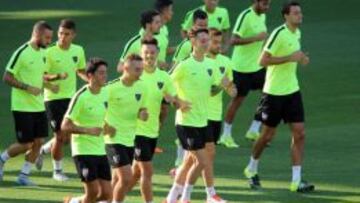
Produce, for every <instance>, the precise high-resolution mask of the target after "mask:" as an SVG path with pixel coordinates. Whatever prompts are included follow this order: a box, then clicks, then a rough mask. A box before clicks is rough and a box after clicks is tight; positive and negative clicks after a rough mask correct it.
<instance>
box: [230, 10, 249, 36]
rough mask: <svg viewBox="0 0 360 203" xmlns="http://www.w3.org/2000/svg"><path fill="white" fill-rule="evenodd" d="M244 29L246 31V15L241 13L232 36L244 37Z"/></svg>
mask: <svg viewBox="0 0 360 203" xmlns="http://www.w3.org/2000/svg"><path fill="white" fill-rule="evenodd" d="M246 29H247V21H246V14H245V13H241V14H240V15H239V17H238V18H237V20H236V23H235V26H234V30H233V34H235V35H238V36H240V37H241V36H244V34H245V32H246Z"/></svg>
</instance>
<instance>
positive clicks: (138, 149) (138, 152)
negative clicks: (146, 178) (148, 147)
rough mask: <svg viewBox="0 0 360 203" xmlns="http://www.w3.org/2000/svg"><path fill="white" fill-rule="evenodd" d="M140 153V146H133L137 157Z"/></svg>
mask: <svg viewBox="0 0 360 203" xmlns="http://www.w3.org/2000/svg"><path fill="white" fill-rule="evenodd" d="M140 154H141V149H140V148H135V155H136V156H137V157H139V156H140Z"/></svg>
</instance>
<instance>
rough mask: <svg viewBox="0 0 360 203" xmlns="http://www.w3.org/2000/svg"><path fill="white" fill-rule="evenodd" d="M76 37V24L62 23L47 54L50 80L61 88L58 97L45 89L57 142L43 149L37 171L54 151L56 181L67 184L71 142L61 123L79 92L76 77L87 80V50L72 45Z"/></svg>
mask: <svg viewBox="0 0 360 203" xmlns="http://www.w3.org/2000/svg"><path fill="white" fill-rule="evenodd" d="M75 36H76V24H75V22H74V21H72V20H70V19H64V20H62V21H61V22H60V25H59V29H58V41H57V42H56V43H54V44H53V45H52V46H50V47H49V48H47V50H46V61H47V63H48V68H47V77H48V80H56V79H59V80H58V81H56V82H53V83H54V84H55V85H57V86H59V90H58V92H57V93H53V92H52V91H50V90H47V89H45V92H44V95H45V106H46V112H47V116H48V120H49V123H50V127H51V128H52V130H53V132H54V136H55V138H54V139H51V140H50V141H48V142H47V143H46V144H45V145H43V146H42V148H41V151H40V155H39V157H38V159H37V160H36V167H37V169H38V170H41V168H42V165H43V159H44V155H45V154H47V153H49V152H50V151H51V155H52V158H53V161H52V162H53V169H54V172H53V179H55V180H58V181H66V180H67V179H68V177H67V176H66V175H65V174H64V173H63V166H62V165H63V164H62V158H63V153H62V148H63V145H64V144H65V143H67V142H68V141H69V135H68V134H66V133H64V132H62V131H61V129H60V127H61V122H62V120H63V117H64V115H65V112H66V110H67V108H68V105H69V103H70V99H71V97H72V96H73V95H74V93H75V91H76V75H78V76H79V77H80V78H82V79H83V80H85V81H86V80H87V78H86V74H85V71H84V69H85V65H86V64H85V63H86V59H85V54H84V49H83V48H82V47H81V46H79V45H76V44H74V43H72V42H73V40H74V38H75Z"/></svg>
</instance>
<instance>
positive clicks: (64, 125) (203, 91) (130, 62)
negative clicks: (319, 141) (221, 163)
mask: <svg viewBox="0 0 360 203" xmlns="http://www.w3.org/2000/svg"><path fill="white" fill-rule="evenodd" d="M270 3H271V0H253V1H252V5H251V6H250V7H249V8H247V9H245V10H244V11H242V12H241V13H240V15H239V16H238V19H237V21H236V24H235V26H234V28H233V32H232V34H231V36H230V32H229V30H230V21H229V14H228V11H227V9H226V8H223V7H220V6H219V5H218V4H219V0H204V5H203V6H201V7H199V8H196V9H194V10H191V11H189V12H188V13H187V14H186V16H185V20H184V23H183V24H182V26H181V33H182V36H183V37H184V40H183V41H182V42H181V43H180V44H179V45H178V46H177V47H176V48H174V47H170V46H169V31H168V29H167V26H166V24H167V23H169V22H170V21H171V18H172V15H173V1H172V0H156V1H155V8H154V9H150V10H147V11H145V12H143V13H142V14H141V17H140V24H141V28H140V31H139V33H138V34H137V35H135V36H134V37H132V38H131V39H130V40H129V41H128V42H127V43H126V45H125V47H124V49H123V52H122V54H121V56H120V59H119V63H118V66H117V71H118V72H119V73H120V75H119V76H118V77H117V79H115V80H113V81H110V82H107V72H108V70H107V69H108V64H107V62H106V61H104V60H103V59H101V58H91V59H89V60H88V61H87V62H86V59H85V52H84V49H83V48H82V47H81V46H79V45H76V44H74V43H73V40H74V38H75V36H76V25H75V22H74V21H72V20H69V19H64V20H62V21H61V22H60V24H59V28H58V30H57V35H58V40H57V41H56V43H53V44H51V41H52V35H53V30H52V28H51V26H50V25H49V24H48V23H46V22H45V21H39V22H37V23H36V24H35V25H34V27H33V31H32V35H31V39H30V41H28V42H26V43H25V44H24V45H22V46H20V47H19V48H18V49H17V50H16V51H15V52H14V54H13V55H12V57H11V58H10V60H9V62H8V64H7V66H6V70H5V73H4V77H3V80H4V82H5V83H6V84H8V85H9V86H11V87H12V91H11V111H12V114H13V118H14V123H15V132H16V138H17V142H16V143H14V144H12V145H10V146H9V147H8V148H7V149H6V150H4V151H3V152H2V153H1V155H0V181H1V179H2V178H3V169H4V165H5V163H6V161H7V160H9V159H10V158H13V157H15V156H17V155H20V154H25V163H24V165H23V167H22V169H21V172H20V174H19V176H18V178H17V182H18V183H19V184H20V185H26V186H27V185H35V184H34V183H33V182H32V181H30V179H29V174H30V171H31V168H32V166H33V165H34V164H35V165H36V168H37V169H39V170H41V168H42V165H43V160H44V156H45V155H46V154H49V153H51V156H52V162H53V170H54V172H53V178H54V179H55V180H58V181H66V180H67V179H68V177H67V176H66V175H65V173H64V172H63V165H62V159H63V146H64V145H65V144H67V143H71V152H72V157H73V159H74V162H75V166H76V169H77V172H78V175H79V177H80V179H81V181H82V182H83V186H84V193H85V194H84V195H83V196H81V197H67V198H65V202H69V203H79V202H81V203H95V202H102V203H105V202H112V203H122V202H124V201H125V197H126V195H127V193H128V192H129V191H131V190H132V188H133V187H134V186H135V185H136V184H138V183H139V184H140V191H141V196H142V198H143V201H144V202H145V203H152V202H153V192H152V176H153V171H154V169H153V165H152V159H153V156H154V153H155V151H156V148H157V140H158V137H159V131H160V127H161V126H162V124H163V122H164V120H165V119H166V117H167V112H168V110H169V107H173V108H175V109H176V118H175V128H176V134H177V140H176V143H177V147H178V149H177V158H176V161H175V166H176V168H175V169H174V170H173V175H174V182H173V185H172V187H171V189H170V191H169V193H168V195H167V197H166V198H165V200H164V202H166V203H175V202H178V201H180V202H182V203H189V202H190V200H191V193H192V190H193V187H194V185H195V183H196V180H197V178H198V177H199V176H201V177H202V178H203V180H204V184H205V187H206V189H205V191H206V196H207V198H206V202H207V203H224V202H227V201H226V200H224V199H222V198H221V197H220V196H219V195H218V194H217V192H216V190H215V178H214V176H215V175H214V169H213V166H214V160H215V154H216V144H222V145H224V146H226V147H228V148H237V147H239V146H238V144H237V143H235V141H234V139H233V137H232V123H233V121H234V118H235V115H236V111H237V110H238V108H239V107H240V106H241V104H242V102H243V101H244V99H245V98H246V96H247V95H248V93H249V92H250V91H252V90H262V92H263V96H262V98H261V100H260V102H259V105H258V108H257V109H256V112H255V115H254V120H253V121H252V123H251V126H250V128H249V130H248V131H247V133H246V135H245V137H246V138H247V139H250V140H252V141H254V147H253V150H252V155H251V157H250V161H249V164H248V165H247V167H246V168H245V169H244V175H245V176H246V178H247V179H249V185H250V187H251V188H252V189H260V188H261V183H260V178H259V175H258V162H259V159H260V156H261V154H262V152H263V150H264V149H265V148H266V146H267V145H268V144H269V143H270V142H271V140H272V138H273V137H274V135H275V132H276V127H277V126H278V125H279V123H280V122H281V121H284V122H286V123H288V124H289V126H290V130H291V135H292V143H291V158H292V181H291V184H290V190H291V191H294V192H309V191H312V190H314V185H312V184H309V183H308V182H306V181H304V180H303V179H302V177H301V164H302V159H303V152H304V140H305V128H304V108H303V103H302V98H301V93H300V88H299V84H298V80H297V76H296V69H297V66H298V64H301V65H307V64H308V63H309V57H308V56H307V55H306V54H305V53H304V52H302V51H301V44H300V39H301V33H300V30H299V26H300V24H301V23H302V12H301V6H300V4H299V3H298V2H295V1H289V2H286V3H285V4H284V6H283V8H282V10H281V14H282V16H283V18H284V21H285V22H284V24H283V25H281V26H279V27H278V28H276V29H275V30H274V31H273V32H272V33H271V34H270V35H269V34H268V31H267V26H266V12H267V11H268V9H269V7H270ZM230 46H232V47H233V54H232V57H231V59H230V58H228V57H227V56H225V55H224V54H225V53H227V52H228V51H229V48H230ZM169 55H173V61H172V63H171V64H169V63H167V61H166V58H167V56H169ZM77 77H79V78H81V79H82V80H84V81H85V82H86V83H87V84H86V85H85V86H83V87H82V88H80V89H79V90H78V91H76V81H77ZM224 93H225V94H227V95H229V96H230V97H231V101H230V103H229V104H228V107H227V110H226V112H225V117H224V119H223V115H222V114H223V112H222V109H223V96H224ZM223 120H224V121H223ZM48 124H50V127H51V129H52V131H53V133H54V137H53V138H52V139H50V140H49V141H48V142H47V143H45V144H43V141H44V138H46V137H47V136H48ZM222 125H223V133H222V134H221V131H222V130H221V129H222ZM260 128H261V130H260ZM110 166H111V168H110Z"/></svg>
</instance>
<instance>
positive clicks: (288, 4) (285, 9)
mask: <svg viewBox="0 0 360 203" xmlns="http://www.w3.org/2000/svg"><path fill="white" fill-rule="evenodd" d="M292 6H300V3H299V2H297V1H293V0H291V1H287V2H285V3H284V5H283V8H282V10H281V14H282V16H283V17H284V16H285V15H289V13H290V8H291V7H292Z"/></svg>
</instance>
